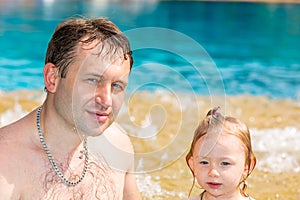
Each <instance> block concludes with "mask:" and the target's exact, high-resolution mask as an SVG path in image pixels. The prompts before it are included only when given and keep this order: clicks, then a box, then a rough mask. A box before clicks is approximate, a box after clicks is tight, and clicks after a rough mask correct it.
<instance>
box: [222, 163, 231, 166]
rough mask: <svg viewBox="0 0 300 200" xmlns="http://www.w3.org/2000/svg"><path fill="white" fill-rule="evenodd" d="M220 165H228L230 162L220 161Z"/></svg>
mask: <svg viewBox="0 0 300 200" xmlns="http://www.w3.org/2000/svg"><path fill="white" fill-rule="evenodd" d="M221 165H223V166H228V165H230V163H229V162H221Z"/></svg>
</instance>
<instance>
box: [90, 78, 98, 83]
mask: <svg viewBox="0 0 300 200" xmlns="http://www.w3.org/2000/svg"><path fill="white" fill-rule="evenodd" d="M87 81H88V82H89V83H98V82H99V81H98V79H95V78H88V79H87Z"/></svg>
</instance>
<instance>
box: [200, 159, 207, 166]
mask: <svg viewBox="0 0 300 200" xmlns="http://www.w3.org/2000/svg"><path fill="white" fill-rule="evenodd" d="M200 164H201V165H208V162H207V161H205V160H203V161H200Z"/></svg>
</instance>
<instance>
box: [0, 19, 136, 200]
mask: <svg viewBox="0 0 300 200" xmlns="http://www.w3.org/2000/svg"><path fill="white" fill-rule="evenodd" d="M132 64H133V59H132V56H131V49H130V46H129V42H128V40H127V38H126V37H125V36H124V35H123V34H122V33H121V31H120V30H119V29H118V28H117V27H116V25H115V24H113V23H112V22H110V21H109V20H107V19H105V18H97V19H92V20H85V19H67V20H65V21H64V22H62V23H61V24H59V25H58V27H57V28H56V30H55V32H54V34H53V36H52V39H51V41H50V42H49V45H48V49H47V54H46V61H45V66H44V82H45V90H46V91H47V96H46V99H45V101H44V103H43V105H41V106H40V107H39V108H37V109H35V110H34V111H32V112H31V113H29V114H28V115H27V116H25V117H24V118H22V119H20V120H18V121H17V122H15V123H13V124H11V125H8V126H6V127H3V128H2V129H0V147H1V148H0V160H1V164H0V197H1V200H6V199H22V200H27V199H140V194H139V192H138V189H137V185H136V180H135V177H134V175H133V174H131V173H129V172H130V171H131V170H133V167H132V163H127V164H123V166H122V168H120V169H118V167H117V166H114V167H110V166H109V164H110V162H109V161H108V162H106V160H107V158H109V156H110V155H103V157H102V158H101V157H100V156H99V155H100V154H101V153H99V155H97V151H94V153H93V152H90V151H89V142H90V141H87V138H88V137H89V136H99V135H101V134H102V133H103V132H104V130H106V129H107V128H108V127H109V129H108V131H107V133H106V136H107V138H108V141H110V142H111V144H112V145H113V146H114V145H115V146H116V147H117V148H118V149H124V152H127V154H128V155H131V156H129V158H133V157H132V154H133V148H132V146H131V143H130V140H129V138H128V137H127V136H126V135H125V134H124V133H123V132H122V129H121V128H120V127H119V126H118V125H117V124H116V123H114V120H115V117H116V115H117V114H118V112H119V110H120V108H121V105H122V103H123V98H124V94H125V90H126V86H127V84H128V76H129V73H130V70H131V67H132ZM110 134H111V136H110ZM99 137H102V136H99ZM99 137H94V138H92V137H89V138H92V140H91V142H93V140H94V141H95V140H97V138H99ZM119 140H120V141H119ZM97 148H98V149H101V148H102V147H101V146H99V147H97ZM115 155H118V154H115ZM130 161H132V159H131V160H130Z"/></svg>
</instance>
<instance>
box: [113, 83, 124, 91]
mask: <svg viewBox="0 0 300 200" xmlns="http://www.w3.org/2000/svg"><path fill="white" fill-rule="evenodd" d="M112 87H113V88H116V89H118V90H124V88H125V87H124V86H123V85H122V84H119V83H113V84H112Z"/></svg>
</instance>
